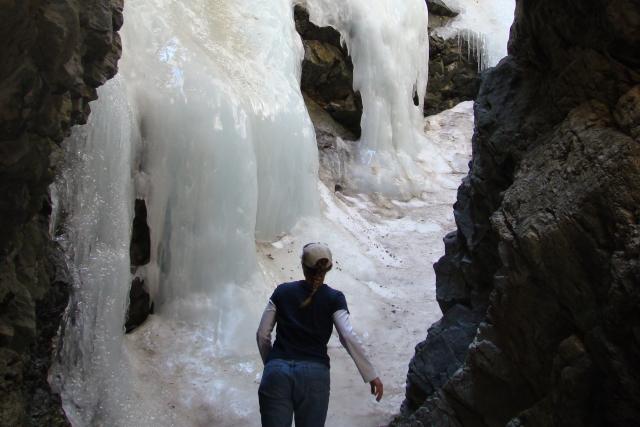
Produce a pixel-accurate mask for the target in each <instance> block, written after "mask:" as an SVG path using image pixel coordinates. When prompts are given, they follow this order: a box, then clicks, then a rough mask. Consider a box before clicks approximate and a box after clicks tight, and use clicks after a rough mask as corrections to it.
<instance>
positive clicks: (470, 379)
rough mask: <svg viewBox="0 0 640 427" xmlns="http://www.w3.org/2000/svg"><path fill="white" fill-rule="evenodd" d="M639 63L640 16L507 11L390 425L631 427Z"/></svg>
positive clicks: (631, 5)
mask: <svg viewBox="0 0 640 427" xmlns="http://www.w3.org/2000/svg"><path fill="white" fill-rule="evenodd" d="M638 52H640V5H638V3H637V2H632V1H602V0H589V1H576V0H543V1H538V2H533V1H520V2H518V5H517V9H516V21H515V23H514V26H513V27H512V33H511V40H510V44H509V57H507V58H506V59H505V60H503V61H502V62H501V63H500V64H499V65H498V66H497V67H496V68H495V69H493V70H490V71H489V72H488V73H487V75H486V76H485V78H484V80H483V83H482V86H481V89H480V93H479V96H478V99H477V102H476V106H475V115H476V131H475V135H474V138H473V160H472V168H471V171H470V173H469V175H468V176H467V178H466V179H465V180H464V182H463V184H462V186H461V187H460V189H459V192H458V201H457V202H456V204H455V206H454V210H455V216H456V224H457V227H458V230H457V232H456V233H455V234H453V235H449V236H447V238H446V239H445V243H446V248H447V252H446V254H445V256H444V257H443V258H442V259H441V260H440V261H439V262H438V263H437V264H436V265H435V269H436V274H437V291H438V300H439V302H440V305H441V308H442V309H443V312H444V318H443V320H441V321H440V322H439V324H437V326H434V328H432V329H431V330H430V331H429V336H428V337H427V340H426V341H425V342H424V343H421V344H419V345H418V347H417V349H418V351H417V354H416V357H415V358H414V361H412V364H411V368H410V373H409V377H408V385H407V402H406V403H405V405H404V407H405V409H407V411H406V412H407V413H409V412H410V410H412V409H413V408H415V407H417V406H419V405H420V408H419V409H418V410H416V411H415V412H414V413H413V414H411V415H407V414H405V416H404V417H402V418H400V419H398V420H396V421H395V423H394V424H395V425H398V426H405V425H406V426H408V425H411V426H432V425H433V426H505V425H508V426H511V427H515V426H524V425H544V426H604V425H606V426H635V425H640V421H639V420H640V371H639V370H638V368H637V366H638V360H640V333H639V331H640V315H639V314H638V309H637V308H638V307H639V304H640V287H639V286H640V220H639V218H640V210H639V209H640V208H639V207H640V203H639V202H640V139H639V136H638V123H639V122H640V114H639V111H640V107H639V105H640V102H639V101H640V54H639V53H638ZM460 306H464V307H466V308H467V310H469V311H470V312H472V313H474V314H475V315H479V316H480V318H479V319H481V320H478V318H474V317H469V316H467V317H465V315H467V312H464V311H463V312H462V313H465V315H461V314H458V313H455V312H454V310H458V307H460ZM451 317H454V318H455V319H460V324H461V325H462V326H461V327H462V328H464V329H465V330H466V331H467V332H469V333H472V334H473V335H475V338H473V341H472V342H471V345H470V346H469V347H468V349H467V351H466V355H463V356H459V355H456V356H455V357H452V356H451V354H450V353H447V352H443V351H442V349H443V348H458V347H457V346H458V345H459V344H460V338H459V337H460V336H461V335H463V334H457V335H456V334H451V335H447V334H445V333H443V331H442V330H443V327H442V326H441V325H443V324H449V323H451V322H452V319H451ZM469 319H471V321H469V322H468V324H466V325H465V324H464V322H466V321H468V320H469ZM474 319H475V320H474ZM476 328H477V333H476ZM467 336H468V335H467ZM442 340H445V343H442V342H441V341H442ZM445 358H449V360H451V359H455V363H454V362H451V363H449V364H447V363H446V360H444V359H445ZM424 361H428V363H424ZM456 363H457V364H458V365H459V369H457V370H455V373H453V374H451V371H452V367H455V366H451V365H455V364H456ZM434 367H435V369H434ZM412 370H413V371H414V372H412ZM443 376H445V377H447V378H444V379H443V378H442V377H443ZM441 384H443V385H442V386H440V385H441ZM438 387H440V388H439V389H438ZM425 397H426V400H423V399H424V398H425ZM421 400H422V402H420V401H421Z"/></svg>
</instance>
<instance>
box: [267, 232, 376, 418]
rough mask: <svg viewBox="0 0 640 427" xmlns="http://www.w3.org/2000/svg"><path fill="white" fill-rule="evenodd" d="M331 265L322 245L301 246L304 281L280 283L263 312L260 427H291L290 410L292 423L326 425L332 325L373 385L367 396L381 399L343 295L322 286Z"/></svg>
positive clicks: (362, 373)
mask: <svg viewBox="0 0 640 427" xmlns="http://www.w3.org/2000/svg"><path fill="white" fill-rule="evenodd" d="M332 266H333V262H332V260H331V251H330V250H329V248H328V247H327V246H326V245H325V244H322V243H309V244H307V245H305V246H304V248H303V249H302V272H303V274H304V278H305V279H304V280H300V281H297V282H290V283H283V284H281V285H279V286H278V287H277V288H276V290H275V291H274V292H273V294H272V295H271V298H270V299H269V302H268V304H267V307H266V308H265V310H264V313H263V314H262V319H261V320H260V326H259V327H258V332H257V340H258V349H259V350H260V356H261V357H262V361H263V362H264V372H263V374H262V381H261V382H260V388H259V390H258V397H259V400H260V416H261V419H262V426H263V427H290V426H291V421H292V418H293V416H294V414H295V421H296V427H316V426H318V427H321V426H324V423H325V420H326V418H327V409H328V407H329V378H330V377H329V356H328V355H327V342H328V341H329V338H330V337H331V332H332V331H333V326H334V325H335V327H336V330H337V331H338V335H339V337H340V342H341V343H342V345H343V346H344V347H345V348H346V349H347V352H348V353H349V355H351V358H352V359H353V361H354V362H355V364H356V367H357V368H358V371H359V372H360V375H361V376H362V379H363V380H364V381H365V382H367V383H369V384H370V385H371V394H373V395H375V397H376V400H377V401H378V402H379V401H380V399H381V398H382V392H383V391H382V390H383V386H382V382H381V381H380V378H378V375H377V374H376V372H375V369H374V368H373V366H372V365H371V363H370V362H369V360H368V359H367V357H366V355H365V351H364V348H363V347H362V343H361V342H360V340H359V339H358V337H357V335H356V334H355V333H354V332H353V328H352V327H351V323H350V321H349V309H348V308H347V301H346V299H345V297H344V294H343V293H342V292H340V291H338V290H335V289H333V288H331V287H329V286H328V285H326V284H324V276H325V274H327V272H328V271H329V270H331V267H332ZM276 323H277V328H276V340H275V343H274V344H273V347H272V346H271V332H272V331H273V327H274V325H275V324H276Z"/></svg>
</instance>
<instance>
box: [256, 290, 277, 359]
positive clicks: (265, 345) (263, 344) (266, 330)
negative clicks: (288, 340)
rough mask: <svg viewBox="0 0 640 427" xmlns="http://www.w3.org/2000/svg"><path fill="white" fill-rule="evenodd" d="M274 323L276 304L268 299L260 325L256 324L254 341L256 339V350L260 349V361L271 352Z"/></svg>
mask: <svg viewBox="0 0 640 427" xmlns="http://www.w3.org/2000/svg"><path fill="white" fill-rule="evenodd" d="M275 324H276V305H275V304H274V303H273V301H271V300H269V302H268V303H267V306H266V307H265V308H264V312H263V313H262V318H261V319H260V325H259V326H258V332H256V341H258V351H260V357H262V362H263V363H264V362H266V360H267V356H268V355H269V353H270V352H271V332H273V327H274V325H275Z"/></svg>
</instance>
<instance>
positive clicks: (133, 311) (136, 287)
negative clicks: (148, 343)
mask: <svg viewBox="0 0 640 427" xmlns="http://www.w3.org/2000/svg"><path fill="white" fill-rule="evenodd" d="M151 313H153V304H152V302H151V296H150V295H149V290H148V289H147V288H146V287H145V285H144V280H142V279H141V278H139V277H136V278H135V279H133V281H132V283H131V289H130V291H129V308H128V309H127V318H126V320H125V323H124V329H125V331H126V332H127V333H129V332H131V331H133V330H134V329H135V328H137V327H138V326H140V325H142V323H144V321H145V320H147V317H149V314H151Z"/></svg>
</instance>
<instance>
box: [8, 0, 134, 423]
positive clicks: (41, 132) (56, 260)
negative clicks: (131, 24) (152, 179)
mask: <svg viewBox="0 0 640 427" xmlns="http://www.w3.org/2000/svg"><path fill="white" fill-rule="evenodd" d="M122 2H123V0H84V1H79V0H49V1H44V0H21V1H5V2H0V22H2V26H0V51H1V52H2V61H1V62H0V225H1V227H2V233H3V237H2V239H1V240H0V394H1V395H2V399H1V400H0V425H2V426H30V425H34V426H35V425H38V426H40V425H47V426H56V425H66V424H67V421H66V419H65V417H64V414H63V413H62V410H61V408H60V403H59V398H58V397H57V396H54V395H52V394H51V391H50V389H49V386H48V383H47V371H48V368H49V364H50V355H51V351H52V343H51V339H52V337H54V336H55V334H56V332H57V328H58V324H59V320H60V316H61V313H62V311H63V310H64V308H65V307H66V303H67V296H68V286H69V285H68V283H69V281H68V280H67V279H66V271H65V270H66V269H65V261H64V259H63V258H62V255H61V252H60V251H59V250H58V248H57V246H56V245H55V244H54V243H53V242H51V241H50V235H49V231H48V227H49V225H48V222H49V221H48V218H49V214H50V202H49V200H48V198H47V188H48V186H49V184H50V183H51V182H52V180H53V177H54V174H55V167H56V162H57V160H58V159H60V150H59V147H58V145H59V144H60V143H61V142H62V140H63V139H64V137H65V136H67V135H68V134H69V131H70V129H71V127H72V126H73V125H75V124H81V123H85V122H86V120H87V117H88V115H89V101H92V100H94V99H96V98H97V94H96V88H97V87H99V86H100V85H102V84H103V83H104V82H105V81H106V80H107V79H109V78H111V77H112V76H113V75H114V74H115V73H116V64H117V60H118V58H119V57H120V52H121V44H120V38H119V37H118V34H117V30H118V29H119V28H120V26H121V25H122V19H123V18H122V7H123V4H122Z"/></svg>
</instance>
